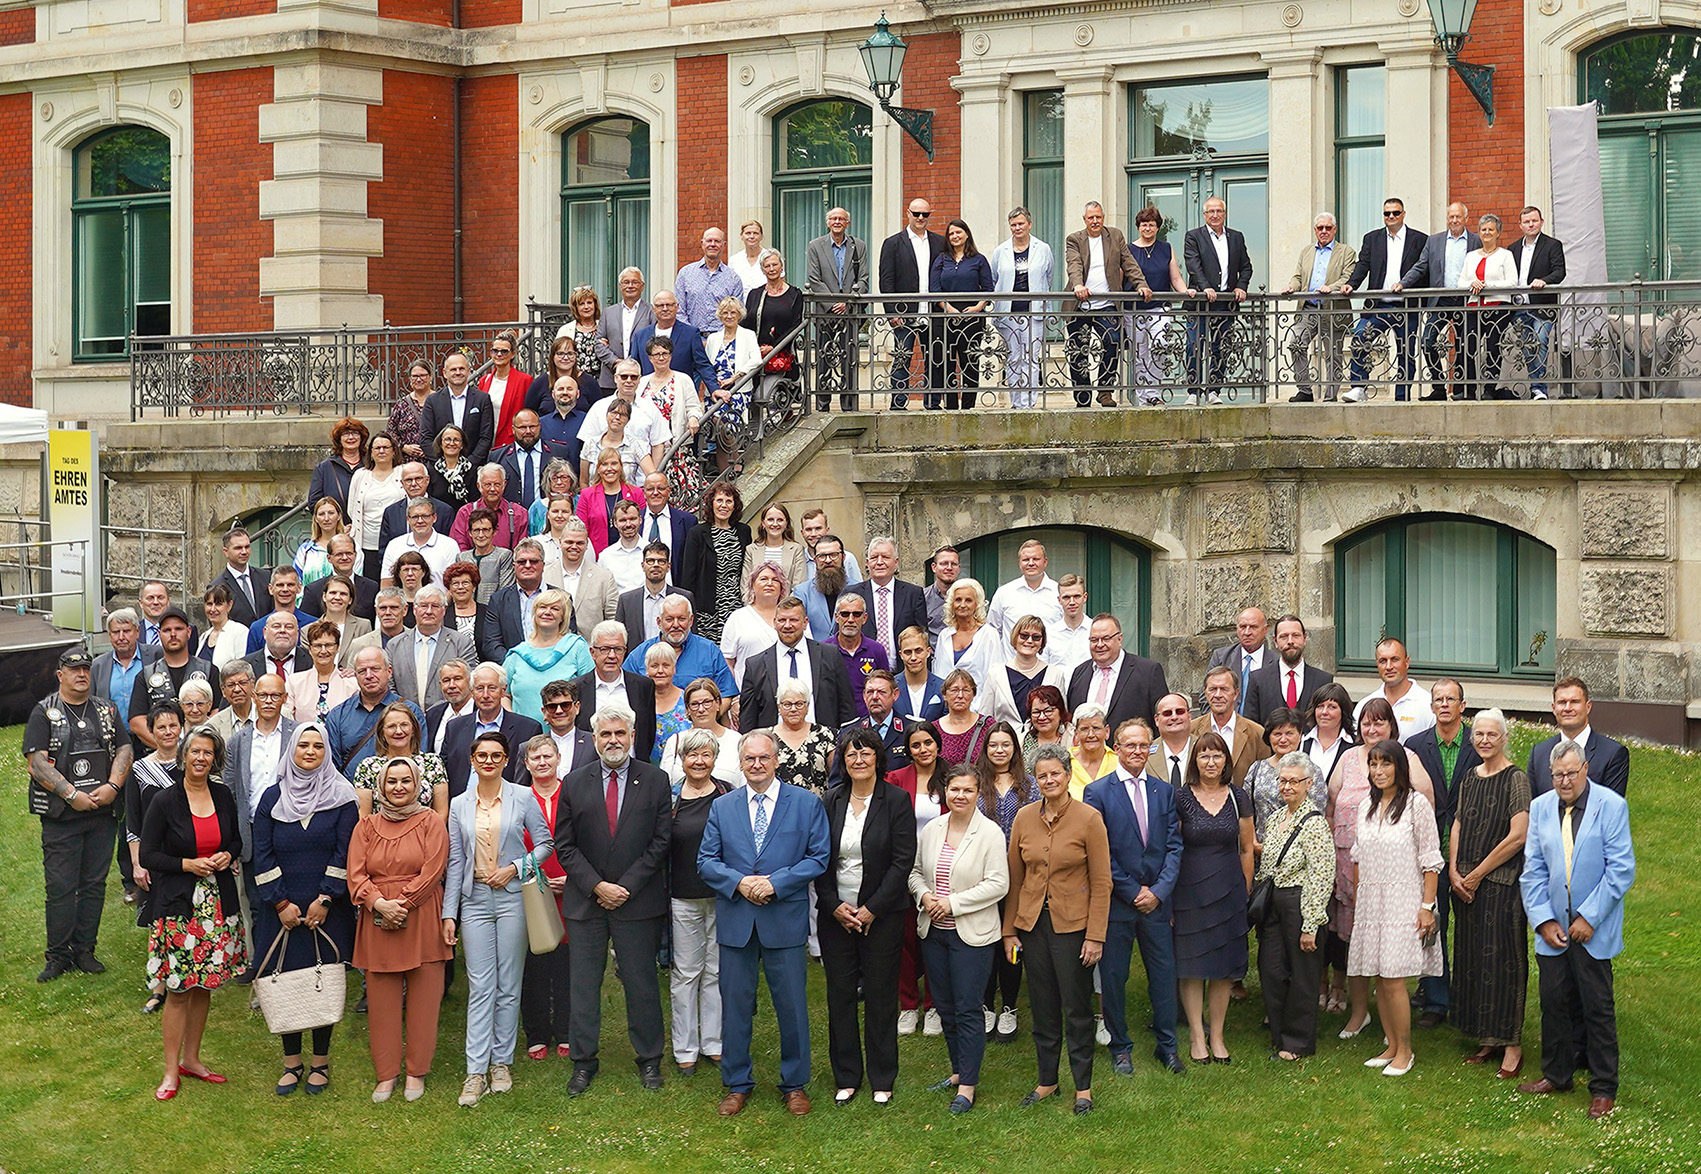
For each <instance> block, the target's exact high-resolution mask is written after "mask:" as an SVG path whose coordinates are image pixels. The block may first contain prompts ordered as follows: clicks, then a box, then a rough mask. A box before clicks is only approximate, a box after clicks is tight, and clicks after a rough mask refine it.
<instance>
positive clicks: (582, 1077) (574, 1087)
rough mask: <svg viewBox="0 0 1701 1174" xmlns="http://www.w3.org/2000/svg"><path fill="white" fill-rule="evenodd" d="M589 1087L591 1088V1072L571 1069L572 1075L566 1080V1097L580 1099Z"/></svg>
mask: <svg viewBox="0 0 1701 1174" xmlns="http://www.w3.org/2000/svg"><path fill="white" fill-rule="evenodd" d="M589 1087H591V1070H590V1069H589V1068H575V1069H573V1075H571V1076H569V1077H568V1078H567V1095H568V1096H570V1097H582V1096H584V1095H585V1090H586V1089H587V1088H589Z"/></svg>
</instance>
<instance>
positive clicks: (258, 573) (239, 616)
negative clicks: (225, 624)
mask: <svg viewBox="0 0 1701 1174" xmlns="http://www.w3.org/2000/svg"><path fill="white" fill-rule="evenodd" d="M271 582H272V572H271V571H270V570H268V569H267V568H265V567H257V566H255V565H254V564H253V563H249V564H248V583H249V586H250V587H252V588H253V590H254V604H252V605H250V604H249V602H248V597H247V596H246V595H244V594H243V593H242V588H241V587H239V586H237V584H236V576H235V575H233V574H231V573H230V564H228V563H226V564H225V567H224V569H223V570H221V571H220V572H219V577H218V578H216V579H214V580H213V581H212V582H211V583H209V584H207V590H208V591H211V590H212V589H213V588H214V587H217V586H218V585H219V584H220V583H223V584H224V585H225V588H226V589H227V590H228V591H229V592H230V619H231V621H232V622H233V623H238V624H241V625H242V626H243V627H244V628H246V627H247V626H248V625H249V624H252V623H253V622H254V621H255V620H257V619H259V618H260V613H258V612H256V611H255V610H254V607H255V606H259V607H263V608H265V609H266V610H267V611H270V610H271V600H272V596H271Z"/></svg>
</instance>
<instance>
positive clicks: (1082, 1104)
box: [1075, 1097, 1093, 1117]
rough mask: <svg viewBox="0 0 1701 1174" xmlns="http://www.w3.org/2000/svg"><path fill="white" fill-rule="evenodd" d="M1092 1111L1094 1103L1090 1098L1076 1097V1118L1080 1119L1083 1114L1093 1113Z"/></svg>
mask: <svg viewBox="0 0 1701 1174" xmlns="http://www.w3.org/2000/svg"><path fill="white" fill-rule="evenodd" d="M1092 1111H1093V1102H1092V1100H1091V1099H1090V1098H1088V1097H1076V1098H1075V1116H1077V1117H1079V1116H1081V1115H1082V1114H1083V1113H1091V1112H1092Z"/></svg>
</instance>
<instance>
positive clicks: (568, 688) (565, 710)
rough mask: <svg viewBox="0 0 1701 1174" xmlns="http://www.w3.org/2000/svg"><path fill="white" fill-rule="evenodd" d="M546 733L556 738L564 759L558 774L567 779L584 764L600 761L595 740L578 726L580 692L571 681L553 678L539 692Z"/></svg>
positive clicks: (558, 748)
mask: <svg viewBox="0 0 1701 1174" xmlns="http://www.w3.org/2000/svg"><path fill="white" fill-rule="evenodd" d="M539 698H540V700H541V701H542V702H543V726H544V732H545V733H547V734H548V735H549V736H550V737H551V738H553V739H555V753H556V756H557V757H558V758H560V760H561V764H560V765H559V766H557V767H556V774H558V775H560V776H561V777H562V778H566V777H567V776H568V775H570V774H572V773H573V772H574V771H576V770H579V769H580V768H581V767H586V766H595V765H596V763H597V747H596V741H595V740H594V739H593V738H592V737H591V736H590V734H588V733H586V732H585V731H584V730H581V729H580V728H579V725H578V723H579V691H578V689H577V687H576V686H575V685H574V683H573V682H572V681H551V682H549V683H548V684H547V685H545V686H544V687H543V689H542V690H541V692H540V693H539Z"/></svg>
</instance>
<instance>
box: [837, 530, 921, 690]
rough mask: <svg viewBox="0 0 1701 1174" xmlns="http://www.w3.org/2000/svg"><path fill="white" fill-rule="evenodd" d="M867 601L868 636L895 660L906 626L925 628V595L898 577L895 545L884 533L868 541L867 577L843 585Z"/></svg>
mask: <svg viewBox="0 0 1701 1174" xmlns="http://www.w3.org/2000/svg"><path fill="white" fill-rule="evenodd" d="M845 594H847V595H860V596H862V598H863V602H865V603H867V604H868V621H869V622H868V635H869V637H870V638H872V639H873V640H875V641H876V642H877V643H879V645H880V646H881V647H882V648H884V649H885V650H886V659H887V660H888V661H890V662H891V663H892V664H897V663H898V636H899V634H900V633H902V632H903V630H904V629H905V628H912V627H913V628H920V629H921V630H922V631H924V632H925V631H926V630H927V596H926V595H925V594H923V592H922V589H921V588H920V587H918V586H917V585H916V584H914V583H906V582H904V581H903V580H902V579H900V578H898V544H897V542H896V541H894V540H893V539H891V538H887V537H885V536H884V535H882V536H881V537H878V538H875V539H873V540H871V541H870V542H869V544H868V578H866V579H864V580H863V581H862V582H860V583H852V584H851V585H850V586H849V587H846V588H845Z"/></svg>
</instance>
